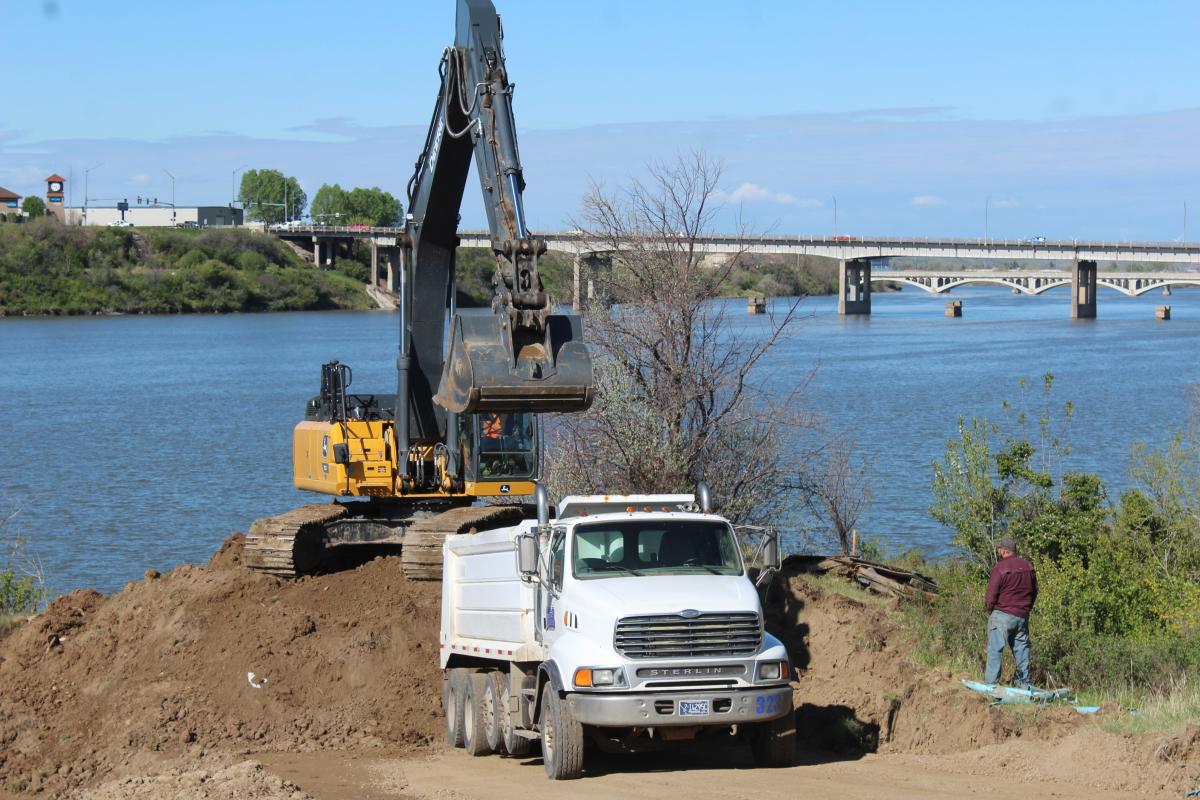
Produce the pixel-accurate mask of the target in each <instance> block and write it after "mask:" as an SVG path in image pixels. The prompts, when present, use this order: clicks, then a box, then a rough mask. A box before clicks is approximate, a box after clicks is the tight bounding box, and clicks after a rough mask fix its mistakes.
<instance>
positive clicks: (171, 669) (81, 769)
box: [0, 537, 1200, 800]
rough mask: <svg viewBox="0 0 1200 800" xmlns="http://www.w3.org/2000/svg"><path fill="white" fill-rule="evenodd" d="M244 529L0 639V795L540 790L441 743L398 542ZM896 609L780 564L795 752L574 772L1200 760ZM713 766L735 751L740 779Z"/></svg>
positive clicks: (876, 781) (525, 766) (756, 788)
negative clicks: (932, 637)
mask: <svg viewBox="0 0 1200 800" xmlns="http://www.w3.org/2000/svg"><path fill="white" fill-rule="evenodd" d="M240 546H241V542H240V538H238V537H234V538H233V539H231V540H230V541H229V542H227V543H226V544H225V545H224V546H223V547H222V550H221V551H220V552H219V553H218V554H217V555H216V556H214V558H213V560H212V561H211V562H210V563H209V564H208V565H206V566H184V567H180V568H178V569H176V570H174V571H173V572H171V573H170V574H168V575H163V576H158V575H156V574H155V573H149V574H148V576H147V578H146V579H145V580H143V581H138V582H133V583H130V584H129V585H127V586H126V588H125V589H124V590H123V591H121V592H119V593H117V594H115V595H113V596H111V597H104V596H102V595H99V594H97V593H95V592H90V591H79V592H75V593H73V594H71V595H68V596H66V597H63V598H60V599H59V600H57V601H56V602H55V603H54V604H53V605H52V606H51V607H50V608H49V609H47V611H46V612H45V613H44V614H42V615H40V616H38V617H36V618H35V619H33V620H31V621H30V622H28V623H26V624H24V625H22V626H20V627H19V628H17V629H15V630H13V631H11V632H10V633H9V634H8V635H7V636H5V637H4V638H2V639H0V797H4V796H8V795H12V796H18V797H24V796H29V795H40V796H46V797H81V798H91V799H92V800H110V799H111V798H138V799H140V798H158V797H163V798H167V797H171V798H174V797H197V798H243V797H246V798H261V799H263V800H276V799H277V798H292V800H304V798H309V797H316V798H319V800H330V799H331V798H335V797H336V798H340V797H347V798H349V797H370V798H385V797H420V796H437V797H443V796H446V797H450V796H453V797H473V796H479V797H484V796H489V791H485V789H488V790H490V791H491V792H501V791H502V790H503V791H509V790H511V791H510V794H513V796H519V795H520V796H525V795H528V796H534V795H536V796H541V795H539V794H537V793H538V792H542V793H543V794H546V796H549V794H547V792H548V791H549V789H548V788H547V787H546V786H543V784H544V783H545V778H544V776H543V775H542V770H541V768H540V766H538V765H537V761H536V759H521V760H501V759H495V758H489V759H469V758H467V757H466V756H465V755H463V754H462V753H461V752H450V753H446V752H443V751H442V748H441V745H440V743H439V738H438V732H439V731H440V729H441V710H440V696H439V695H440V692H439V688H440V673H439V671H438V669H437V624H438V615H439V607H438V605H439V585H438V584H436V583H413V582H409V581H406V580H405V579H404V578H403V576H402V574H401V570H400V564H399V559H398V558H392V557H388V558H376V559H375V560H371V561H368V562H367V563H364V564H361V565H360V566H357V567H356V568H353V569H349V570H346V571H342V572H337V573H333V574H329V575H323V576H318V577H312V578H306V579H303V580H299V581H292V582H285V581H279V580H277V579H275V578H271V577H268V576H263V575H258V574H254V573H251V572H248V571H246V570H244V569H242V568H241V567H240V565H239V563H238V561H239V557H240ZM893 617H894V615H892V614H890V613H889V611H888V609H887V608H886V606H885V605H883V604H879V603H874V602H869V601H867V600H866V599H856V598H855V597H852V596H846V595H845V594H843V593H840V592H833V591H829V590H827V589H825V588H822V586H821V584H820V583H819V582H813V581H811V580H809V579H808V578H806V577H805V576H804V575H802V574H798V573H795V572H791V571H788V572H785V574H783V575H781V576H779V577H778V578H777V579H776V581H775V582H774V584H773V586H772V588H771V590H770V592H769V594H768V625H769V627H770V628H771V629H772V630H774V631H776V632H777V633H778V634H780V635H781V636H782V637H783V638H784V640H785V642H787V644H788V645H789V647H790V648H791V650H792V652H793V656H794V658H795V660H796V664H797V666H798V667H800V672H799V680H798V682H797V683H796V690H795V692H796V703H797V707H798V709H799V721H800V723H801V731H800V739H801V755H800V757H799V759H798V761H797V766H796V767H794V768H793V769H792V770H787V771H784V772H782V773H781V772H779V771H770V772H767V771H761V770H744V769H742V768H743V767H745V766H747V763H746V761H747V759H746V758H745V755H744V754H738V753H732V754H727V755H720V754H717V755H703V756H701V755H698V754H697V753H696V752H692V751H689V750H688V748H681V749H680V750H679V752H677V753H675V754H673V755H671V754H667V755H663V754H655V755H643V756H637V757H628V756H624V757H601V758H599V759H598V760H597V761H596V762H595V763H596V764H597V765H598V767H597V772H596V775H595V782H589V781H584V782H583V783H582V784H580V788H581V790H582V789H583V788H585V787H590V788H588V789H587V790H588V791H591V792H597V791H600V793H601V794H604V791H601V790H606V791H607V792H608V794H609V796H611V794H613V793H616V794H620V793H630V792H632V791H633V789H632V787H633V786H634V785H641V786H643V788H645V790H646V791H650V789H651V788H653V791H651V792H650V794H648V795H646V796H660V795H661V796H663V797H666V796H668V795H670V796H678V795H679V794H680V793H684V794H689V796H696V797H718V796H722V797H726V796H749V795H754V794H761V795H762V796H776V795H779V796H782V794H780V793H781V792H784V791H785V790H787V791H794V790H795V789H796V788H797V787H801V786H807V787H808V788H809V789H811V790H813V791H816V790H817V789H818V788H820V787H825V789H827V791H822V792H818V794H821V795H823V796H827V797H856V796H859V795H858V794H855V791H857V789H863V790H864V791H866V790H870V791H876V790H878V788H879V787H880V786H885V785H890V786H893V788H894V791H893V792H892V794H893V796H896V797H908V796H952V794H945V793H943V794H938V793H936V792H934V793H933V794H931V793H930V790H931V788H936V787H944V788H945V789H946V791H948V792H953V791H958V790H960V791H961V792H962V793H969V792H975V791H983V790H986V787H988V786H989V785H992V784H993V782H994V781H997V780H1000V781H1003V782H1005V785H1008V784H1011V785H1012V786H1013V787H1015V788H1014V790H1013V791H1014V792H1015V794H1014V793H1012V792H1010V795H1011V796H1013V797H1017V796H1020V797H1039V796H1050V795H1051V794H1058V795H1059V796H1063V797H1076V796H1079V797H1082V796H1087V794H1088V793H1089V792H1090V793H1093V794H1097V793H1099V794H1102V795H1103V796H1155V794H1160V793H1161V794H1165V795H1166V796H1177V795H1178V794H1182V792H1183V790H1185V789H1187V788H1191V786H1193V785H1195V784H1196V783H1200V729H1197V730H1194V731H1190V732H1189V734H1188V735H1187V736H1183V737H1175V738H1162V737H1157V738H1155V737H1151V738H1144V739H1135V738H1132V737H1123V736H1117V735H1113V734H1108V733H1104V732H1103V731H1102V730H1100V728H1099V727H1098V723H1097V721H1096V720H1094V719H1090V718H1081V717H1078V716H1077V715H1075V713H1074V712H1073V711H1071V710H1069V709H1052V710H1044V711H1042V712H1040V713H1026V714H1013V713H1011V712H1009V711H1005V710H1000V709H996V708H992V707H989V706H988V704H987V703H986V701H984V700H983V699H982V698H980V697H978V696H976V695H973V694H971V693H969V692H967V691H965V690H963V689H962V688H961V687H959V686H958V685H957V681H955V680H953V679H950V677H949V676H947V675H944V674H941V673H937V672H932V671H927V670H921V669H919V668H916V667H914V666H913V665H912V661H911V659H910V658H909V655H908V650H907V647H906V644H905V642H904V639H903V636H902V634H901V632H900V630H899V629H898V628H897V627H896V624H895V622H894V620H893ZM251 673H253V675H252V676H251ZM414 756H417V758H416V760H413V758H414ZM264 764H265V765H266V766H264ZM713 769H718V770H730V769H732V770H735V771H736V775H737V780H736V784H737V785H736V787H734V786H732V785H728V778H723V777H721V776H719V775H718V776H714V775H713V774H711V773H712V770H713ZM647 773H653V779H652V780H650V782H649V784H648V783H647V780H648V779H649V778H650V776H649V775H648V774H647ZM723 774H724V775H730V774H734V773H730V772H728V771H726V772H724V773H723ZM788 775H791V778H790V779H789V778H787V777H786V776H788ZM855 781H859V783H858V784H856V783H855ZM501 783H502V784H503V785H501ZM650 784H652V786H650ZM810 784H811V785H810ZM856 786H857V789H856V788H855V787H856ZM722 787H724V788H722ZM871 787H874V788H871ZM906 787H907V788H906ZM955 787H957V789H955ZM909 789H911V791H909ZM655 792H657V794H655ZM639 794H640V792H639ZM859 794H862V792H859ZM1010 795H1005V796H1010ZM864 796H866V795H864Z"/></svg>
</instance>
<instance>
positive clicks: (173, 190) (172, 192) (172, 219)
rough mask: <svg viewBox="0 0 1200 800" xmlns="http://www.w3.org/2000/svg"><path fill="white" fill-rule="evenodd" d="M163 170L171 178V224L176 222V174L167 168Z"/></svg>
mask: <svg viewBox="0 0 1200 800" xmlns="http://www.w3.org/2000/svg"><path fill="white" fill-rule="evenodd" d="M163 172H166V173H167V177H168V178H170V179H171V224H172V225H174V224H175V176H174V175H172V174H171V173H170V172H169V171H167V170H166V169H165V168H164V169H163Z"/></svg>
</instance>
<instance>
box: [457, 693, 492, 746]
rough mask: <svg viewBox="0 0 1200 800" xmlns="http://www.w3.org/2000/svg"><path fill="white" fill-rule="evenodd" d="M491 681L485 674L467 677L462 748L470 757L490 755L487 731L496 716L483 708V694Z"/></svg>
mask: <svg viewBox="0 0 1200 800" xmlns="http://www.w3.org/2000/svg"><path fill="white" fill-rule="evenodd" d="M489 685H491V680H490V679H489V678H488V676H487V673H485V672H472V673H470V674H469V675H467V696H466V699H465V701H464V702H463V728H462V731H463V747H465V748H466V749H467V754H468V755H472V756H486V755H490V754H491V752H492V748H490V747H488V740H487V731H488V728H489V727H490V726H491V724H492V720H494V719H495V717H496V715H495V712H494V711H493V712H492V713H488V710H487V708H485V699H486V698H485V697H484V695H485V693H486V691H487V687H488V686H489Z"/></svg>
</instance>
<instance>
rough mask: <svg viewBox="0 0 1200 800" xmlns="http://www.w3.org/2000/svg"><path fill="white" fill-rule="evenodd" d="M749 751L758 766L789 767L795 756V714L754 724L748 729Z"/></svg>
mask: <svg viewBox="0 0 1200 800" xmlns="http://www.w3.org/2000/svg"><path fill="white" fill-rule="evenodd" d="M750 752H751V753H753V754H754V763H755V764H756V765H758V766H760V767H790V766H791V765H792V762H793V761H794V760H795V757H796V715H795V714H787V715H785V716H782V717H780V718H779V719H773V720H771V721H770V722H760V723H759V724H758V725H757V726H755V728H754V729H753V730H751V731H750Z"/></svg>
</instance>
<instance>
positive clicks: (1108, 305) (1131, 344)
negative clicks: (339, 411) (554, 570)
mask: <svg viewBox="0 0 1200 800" xmlns="http://www.w3.org/2000/svg"><path fill="white" fill-rule="evenodd" d="M953 297H954V299H958V300H962V301H963V304H964V316H963V318H961V319H949V318H946V317H944V316H943V313H942V309H943V307H944V300H945V298H941V297H934V296H930V295H927V294H925V293H924V292H919V291H905V292H900V293H889V294H877V295H876V296H875V298H874V308H873V311H874V313H873V315H872V316H871V317H869V318H854V317H839V316H838V315H837V313H836V300H835V298H832V297H820V298H812V299H809V300H806V301H805V302H804V303H803V304H802V306H801V308H802V310H803V314H804V318H803V319H802V320H801V321H800V323H799V325H798V327H797V328H796V332H795V336H793V337H792V338H791V339H790V340H788V341H787V342H785V343H784V344H783V345H781V346H780V347H779V348H778V349H777V350H776V351H774V353H773V355H772V357H771V362H770V364H769V365H767V366H768V368H767V369H766V370H764V374H767V375H769V376H770V377H769V380H770V381H771V382H772V385H775V386H779V387H787V386H791V385H794V384H795V383H796V382H798V381H802V380H805V379H806V378H807V380H808V384H807V386H806V388H805V390H804V392H803V393H802V394H801V402H803V403H804V404H805V405H806V407H807V408H809V409H811V410H813V411H815V412H816V413H818V414H820V415H821V416H823V417H824V418H825V419H826V421H827V425H828V426H829V427H830V428H831V429H833V430H837V431H839V432H843V433H845V434H846V435H848V436H851V437H853V438H854V439H855V441H856V442H857V444H858V448H859V450H860V451H861V452H862V453H863V454H864V455H865V456H866V457H867V458H868V460H869V462H870V470H871V484H872V490H873V494H874V500H873V502H872V505H871V506H870V508H869V509H868V510H867V512H866V514H865V515H864V517H863V519H862V520H861V523H860V529H861V530H862V531H863V532H864V534H865V535H867V536H870V537H873V538H877V539H880V540H882V541H884V542H885V543H887V544H888V546H890V547H892V548H897V549H900V548H907V547H910V546H920V547H922V548H923V549H924V550H925V551H927V552H930V553H933V554H941V553H945V552H947V550H948V547H949V540H950V532H949V531H947V530H946V529H944V528H942V527H941V526H940V525H938V524H937V523H936V522H934V521H933V520H932V519H931V518H930V517H929V514H928V507H929V504H930V499H931V498H930V492H929V482H930V476H931V463H932V462H933V461H934V460H935V459H938V458H939V457H940V456H941V455H942V453H943V452H944V449H945V443H946V441H947V439H949V438H951V437H952V436H954V434H955V428H956V423H957V419H958V417H959V416H960V415H967V416H970V415H983V416H988V417H992V418H999V417H1000V416H1001V402H1002V401H1003V400H1005V399H1015V398H1016V396H1017V381H1018V380H1019V379H1020V378H1022V377H1024V378H1028V379H1030V380H1031V382H1032V384H1033V385H1034V390H1033V391H1032V392H1031V393H1030V396H1032V397H1036V396H1037V392H1038V391H1039V390H1038V387H1039V386H1040V376H1041V375H1042V374H1043V373H1046V372H1053V373H1054V374H1055V376H1056V378H1057V380H1056V384H1055V393H1054V394H1055V397H1056V398H1057V399H1058V401H1059V402H1060V403H1061V402H1062V401H1065V400H1067V399H1070V400H1072V401H1073V402H1074V404H1075V408H1076V413H1075V415H1074V418H1073V420H1072V422H1071V426H1070V437H1069V438H1070V441H1071V443H1072V447H1073V452H1072V454H1071V456H1070V457H1069V460H1068V462H1067V466H1068V467H1069V468H1073V469H1077V470H1085V471H1096V472H1099V473H1100V474H1102V475H1103V476H1104V477H1105V478H1106V479H1108V480H1109V481H1110V483H1111V484H1112V485H1113V486H1114V487H1116V488H1119V487H1120V486H1122V485H1123V484H1124V483H1125V481H1126V478H1125V475H1126V468H1127V464H1128V454H1129V450H1130V445H1131V443H1132V442H1133V441H1135V440H1143V441H1148V442H1151V443H1162V442H1165V441H1166V440H1168V439H1169V438H1170V436H1171V435H1172V434H1173V432H1174V431H1175V430H1176V429H1178V428H1179V427H1181V426H1182V425H1183V424H1184V423H1185V421H1186V418H1187V414H1188V412H1189V403H1188V397H1189V392H1190V389H1191V387H1193V386H1194V385H1195V384H1196V383H1197V382H1200V358H1198V355H1197V345H1198V344H1200V292H1195V291H1177V292H1176V293H1175V295H1174V296H1173V297H1171V298H1164V297H1162V296H1161V295H1158V294H1150V295H1145V296H1143V297H1140V298H1127V297H1124V296H1123V295H1118V294H1116V293H1114V292H1102V293H1101V294H1100V297H1099V316H1100V319H1098V320H1095V321H1076V322H1072V321H1071V320H1069V319H1068V318H1067V313H1068V308H1067V301H1066V297H1065V296H1064V295H1063V293H1062V292H1047V293H1046V294H1043V295H1041V296H1038V297H1026V296H1014V295H1012V294H1011V293H1009V292H1008V291H1007V290H1004V289H1002V288H998V287H978V288H967V289H960V290H956V291H955V293H954V296H953ZM776 302H779V301H776ZM1163 303H1170V304H1171V305H1172V306H1173V312H1174V316H1175V319H1173V320H1172V321H1170V322H1159V321H1156V320H1155V319H1154V307H1155V306H1156V305H1160V304H1163ZM728 309H729V313H730V314H731V318H732V319H733V322H734V324H735V325H738V326H745V327H747V328H748V329H749V330H752V331H754V330H762V329H763V326H764V325H765V324H766V323H765V320H764V318H762V317H751V316H747V315H745V312H744V304H743V301H728ZM396 325H397V320H396V316H395V315H394V314H388V313H382V312H323V313H295V314H253V315H231V316H164V317H115V318H72V319H7V320H0V411H2V412H3V413H2V417H0V419H2V424H3V431H4V433H3V436H2V438H0V442H2V444H3V446H2V447H0V519H2V518H3V516H4V515H5V514H6V513H7V512H12V511H15V512H16V516H15V517H13V519H12V520H10V521H9V523H8V524H7V528H6V532H5V533H6V536H7V535H10V534H19V535H20V536H21V537H23V538H24V539H26V540H27V541H28V545H27V552H28V553H29V554H32V555H35V556H36V557H37V558H38V559H39V560H40V562H41V565H42V568H43V570H44V573H45V575H46V578H47V580H48V582H49V584H50V586H51V587H52V588H53V589H54V590H55V591H60V592H62V591H69V590H71V589H75V588H78V587H81V586H91V587H95V588H97V589H99V590H101V591H106V592H107V591H112V590H114V589H117V588H120V586H121V585H122V584H123V583H124V582H125V581H127V580H131V579H134V578H138V577H140V576H141V574H142V572H143V571H144V570H145V569H146V568H149V567H154V568H157V569H159V570H163V571H166V570H169V569H171V568H172V567H174V566H176V565H178V564H180V563H185V562H202V561H205V560H207V558H208V557H209V555H211V553H212V552H213V550H214V549H215V548H216V546H217V545H218V544H219V543H220V542H221V540H222V539H224V538H225V537H226V536H228V535H229V533H231V532H233V531H242V530H245V529H246V528H247V526H248V525H249V524H250V522H251V521H252V520H254V519H255V518H257V517H260V516H265V515H269V514H274V513H278V512H281V511H285V510H287V509H288V508H291V507H293V506H295V505H297V504H299V503H302V502H314V501H320V499H321V498H320V497H318V496H316V495H309V494H305V493H301V492H298V491H296V490H294V489H293V488H292V487H291V464H290V453H291V429H292V426H293V425H294V424H295V422H296V421H297V420H298V419H299V417H300V416H301V415H302V414H303V410H304V403H305V401H306V400H307V399H308V398H309V397H310V396H312V395H313V394H315V392H316V389H317V384H318V380H319V374H320V365H321V363H322V362H324V361H327V360H329V359H331V358H337V359H339V360H341V361H344V362H347V363H349V364H351V365H352V366H353V368H354V388H355V389H357V390H360V391H389V390H390V389H391V387H392V386H394V381H395V378H394V374H395V373H394V361H395V348H396V345H395V342H396ZM1114 494H1115V491H1114Z"/></svg>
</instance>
